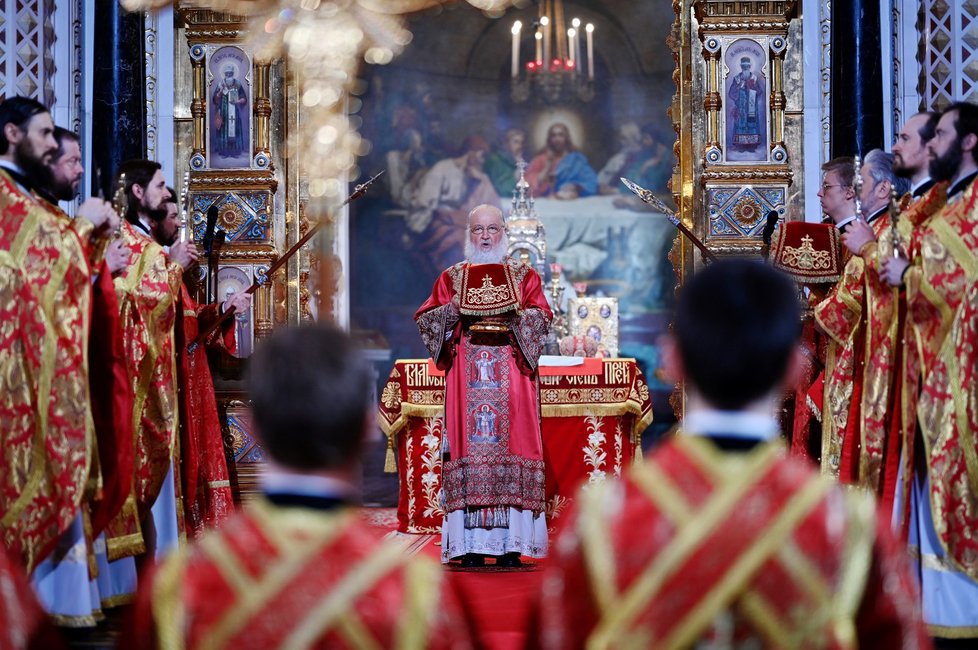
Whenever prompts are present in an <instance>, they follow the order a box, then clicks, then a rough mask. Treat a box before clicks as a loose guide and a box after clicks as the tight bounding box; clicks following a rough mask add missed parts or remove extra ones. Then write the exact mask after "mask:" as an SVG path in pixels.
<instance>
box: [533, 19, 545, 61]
mask: <svg viewBox="0 0 978 650" xmlns="http://www.w3.org/2000/svg"><path fill="white" fill-rule="evenodd" d="M533 38H534V39H536V42H537V58H536V59H534V61H536V62H537V63H538V64H540V63H543V33H542V32H540V28H539V27H537V33H536V34H534V35H533Z"/></svg>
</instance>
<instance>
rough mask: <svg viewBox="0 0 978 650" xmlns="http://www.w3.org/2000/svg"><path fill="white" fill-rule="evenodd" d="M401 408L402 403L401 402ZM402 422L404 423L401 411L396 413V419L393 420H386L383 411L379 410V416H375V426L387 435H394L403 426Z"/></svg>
mask: <svg viewBox="0 0 978 650" xmlns="http://www.w3.org/2000/svg"><path fill="white" fill-rule="evenodd" d="M402 408H403V403H402ZM404 423H405V417H404V414H403V413H402V414H401V415H398V416H397V419H396V420H394V421H393V422H388V421H387V420H386V419H385V418H384V413H383V412H381V413H380V417H378V418H377V426H379V427H380V430H381V432H383V434H384V435H385V436H387V437H390V436H396V435H397V434H398V433H399V432H400V431H401V429H403V428H404Z"/></svg>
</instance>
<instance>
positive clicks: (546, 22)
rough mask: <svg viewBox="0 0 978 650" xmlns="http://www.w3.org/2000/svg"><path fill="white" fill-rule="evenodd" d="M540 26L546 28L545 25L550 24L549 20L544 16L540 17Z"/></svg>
mask: <svg viewBox="0 0 978 650" xmlns="http://www.w3.org/2000/svg"><path fill="white" fill-rule="evenodd" d="M540 24H541V25H543V26H544V27H546V26H547V25H549V24H550V19H549V18H547V17H546V16H540Z"/></svg>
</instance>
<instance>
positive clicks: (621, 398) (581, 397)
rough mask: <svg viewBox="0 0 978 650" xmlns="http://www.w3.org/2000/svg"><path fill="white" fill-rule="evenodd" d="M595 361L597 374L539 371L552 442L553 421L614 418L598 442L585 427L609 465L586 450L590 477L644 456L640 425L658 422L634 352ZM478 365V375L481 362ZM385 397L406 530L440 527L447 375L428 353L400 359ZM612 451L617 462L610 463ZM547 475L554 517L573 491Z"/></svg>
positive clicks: (585, 472) (383, 418) (584, 468)
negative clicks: (632, 355) (553, 482)
mask: <svg viewBox="0 0 978 650" xmlns="http://www.w3.org/2000/svg"><path fill="white" fill-rule="evenodd" d="M479 358H481V357H479ZM596 361H597V362H598V365H597V369H596V370H595V371H594V372H593V373H590V374H563V375H557V374H549V372H550V371H553V370H554V368H547V370H548V374H542V375H541V376H540V377H539V381H540V403H541V413H542V415H543V439H544V447H545V448H546V447H547V440H548V437H549V435H548V431H549V429H548V427H551V428H553V429H556V430H557V431H558V433H559V432H560V431H563V430H564V428H566V427H568V426H572V428H573V430H575V431H577V429H578V428H580V429H581V431H584V429H585V425H584V424H581V422H582V421H584V420H585V419H586V418H588V417H592V418H602V422H603V424H602V426H606V425H608V424H610V422H611V421H612V420H613V421H614V429H615V430H614V435H613V436H606V437H605V439H604V440H601V441H597V442H594V441H591V439H590V438H589V437H588V435H589V434H582V435H583V436H584V442H585V444H586V446H587V447H589V448H592V451H591V452H589V453H591V454H592V456H590V457H591V458H593V459H597V458H598V457H599V455H600V454H607V458H606V462H604V464H601V463H596V464H594V465H593V466H592V465H589V464H587V460H586V459H585V458H584V456H587V452H586V453H585V454H584V455H583V456H580V458H581V467H579V468H577V469H578V470H579V471H580V474H581V478H583V479H586V478H588V477H591V476H592V475H593V476H598V475H599V474H600V472H603V471H607V470H608V469H612V468H613V471H614V472H615V473H616V474H618V473H619V472H620V470H621V467H622V466H624V465H627V463H628V462H630V461H631V460H632V459H633V458H634V457H637V456H639V455H640V454H639V451H638V450H639V449H640V444H641V440H640V435H641V432H642V431H644V430H645V429H646V428H647V427H648V425H649V424H650V423H651V422H652V398H651V394H650V392H649V387H648V384H647V383H646V382H645V377H644V376H643V375H642V372H641V371H640V370H639V368H638V365H637V364H636V363H635V361H634V359H604V360H596ZM490 365H491V364H490ZM485 367H486V371H487V375H486V376H487V378H490V375H489V374H488V373H489V368H488V365H486V366H485ZM472 372H473V377H474V378H476V379H478V372H479V369H478V367H477V366H476V367H475V368H474V369H473V371H472ZM612 380H613V382H614V383H611V382H612ZM379 401H380V403H379V405H378V415H379V417H378V423H379V425H380V427H381V430H382V431H383V432H384V434H385V435H387V436H388V440H389V444H390V445H391V449H392V450H395V451H396V456H397V468H398V469H397V471H399V472H401V480H400V481H399V482H400V494H401V498H400V499H399V503H400V504H401V506H399V511H398V520H399V524H398V525H399V530H401V531H402V532H412V533H420V532H437V531H438V530H440V525H441V516H442V515H443V511H442V510H441V507H440V505H439V504H438V503H437V499H436V498H435V497H436V495H437V494H438V491H439V490H440V489H441V443H442V436H443V435H444V404H445V375H444V373H443V372H441V371H437V370H436V369H435V368H434V365H433V364H432V363H431V362H430V360H427V359H407V360H404V359H401V360H397V361H395V363H394V368H393V369H392V370H391V373H390V376H389V377H388V379H387V383H386V384H385V385H384V388H383V390H382V392H381V396H380V400H379ZM483 417H485V416H483ZM472 418H473V419H472V426H473V428H474V427H475V426H476V424H477V423H476V420H475V414H474V413H473V414H472ZM608 418H611V419H612V420H609V419H608ZM569 422H570V423H569ZM488 425H489V420H484V425H483V426H488ZM497 426H498V420H497ZM590 433H592V434H593V433H594V432H593V431H592V432H590ZM558 437H560V436H558ZM409 439H410V441H411V442H410V444H408V440H409ZM626 440H627V443H628V444H627V450H626V449H625V446H626ZM612 457H613V458H614V463H613V466H612V464H611V463H610V462H608V461H610V459H611V458H612ZM598 465H600V467H599V466H598ZM547 480H548V487H547V491H546V500H547V503H548V504H550V505H549V506H548V508H549V509H550V510H549V512H548V516H550V515H551V514H555V513H556V511H557V505H556V504H560V503H564V504H566V503H568V502H569V501H570V496H571V495H570V494H567V495H560V494H557V493H556V492H555V491H554V490H556V489H557V488H556V487H553V488H552V487H551V486H549V479H547ZM564 480H565V481H566V480H567V477H564ZM409 502H410V503H409ZM409 506H410V507H409Z"/></svg>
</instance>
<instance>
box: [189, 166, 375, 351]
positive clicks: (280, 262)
mask: <svg viewBox="0 0 978 650" xmlns="http://www.w3.org/2000/svg"><path fill="white" fill-rule="evenodd" d="M384 171H386V170H381V171H379V172H377V173H376V174H374V175H373V176H371V177H370V178H369V179H367V180H366V181H364V182H363V183H359V184H357V185H356V186H355V187H354V188H353V192H352V193H351V194H350V196H348V197H347V198H346V200H345V201H343V203H341V204H340V205H339V206H338V207H337V209H340V208H342V207H343V206H345V205H347V204H349V203H351V202H353V201H356V200H357V199H359V198H360V197H361V196H363V195H364V194H366V193H367V188H369V187H370V186H371V185H373V182H374V181H376V180H377V179H378V178H380V176H381V174H383V173H384ZM328 221H329V220H328V219H327V218H324V219H320V220H319V222H318V223H316V224H315V225H313V226H312V227H311V228H310V229H309V230H308V232H306V234H305V235H303V236H302V238H301V239H299V241H297V242H296V243H295V245H294V246H292V248H290V249H289V250H288V251H286V252H285V254H284V255H282V256H281V257H280V258H278V259H277V260H275V262H274V263H273V264H272V265H271V266H270V267H268V270H267V271H266V272H265V274H264V275H262V276H259V277H258V278H256V279H255V281H254V282H253V283H252V285H251V286H250V287H248V288H247V289H245V293H247V294H253V293H255V291H257V290H258V289H259V288H260V287H262V286H263V285H264V284H265V283H266V282H268V280H269V278H271V277H272V275H274V273H275V272H276V271H278V270H279V269H280V268H282V266H284V265H285V264H286V263H287V262H288V261H289V260H290V259H291V258H292V257H293V256H295V254H296V253H298V252H299V250H300V249H301V248H302V247H303V246H305V245H306V242H308V241H309V240H310V239H312V238H313V237H314V236H315V235H316V233H318V232H319V231H320V230H321V229H322V228H323V226H325V225H326V223H327V222H328ZM234 314H235V309H234V306H231V308H230V309H228V310H227V311H226V312H224V313H223V314H221V316H220V318H217V319H215V320H214V321H213V322H211V324H210V325H209V326H208V327H206V328H204V329H203V330H202V331H201V332H200V333H198V334H197V336H196V337H195V338H194V340H193V341H191V342H190V343H189V344H188V345H187V352H189V353H191V354H193V353H194V351H196V350H197V346H199V345H200V344H201V343H202V342H204V341H206V340H207V337H209V336H210V335H211V334H213V333H214V332H215V331H216V330H217V329H218V328H219V327H220V326H221V325H223V324H224V323H226V322H227V321H228V320H229V319H230V318H232V317H233V316H234Z"/></svg>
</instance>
